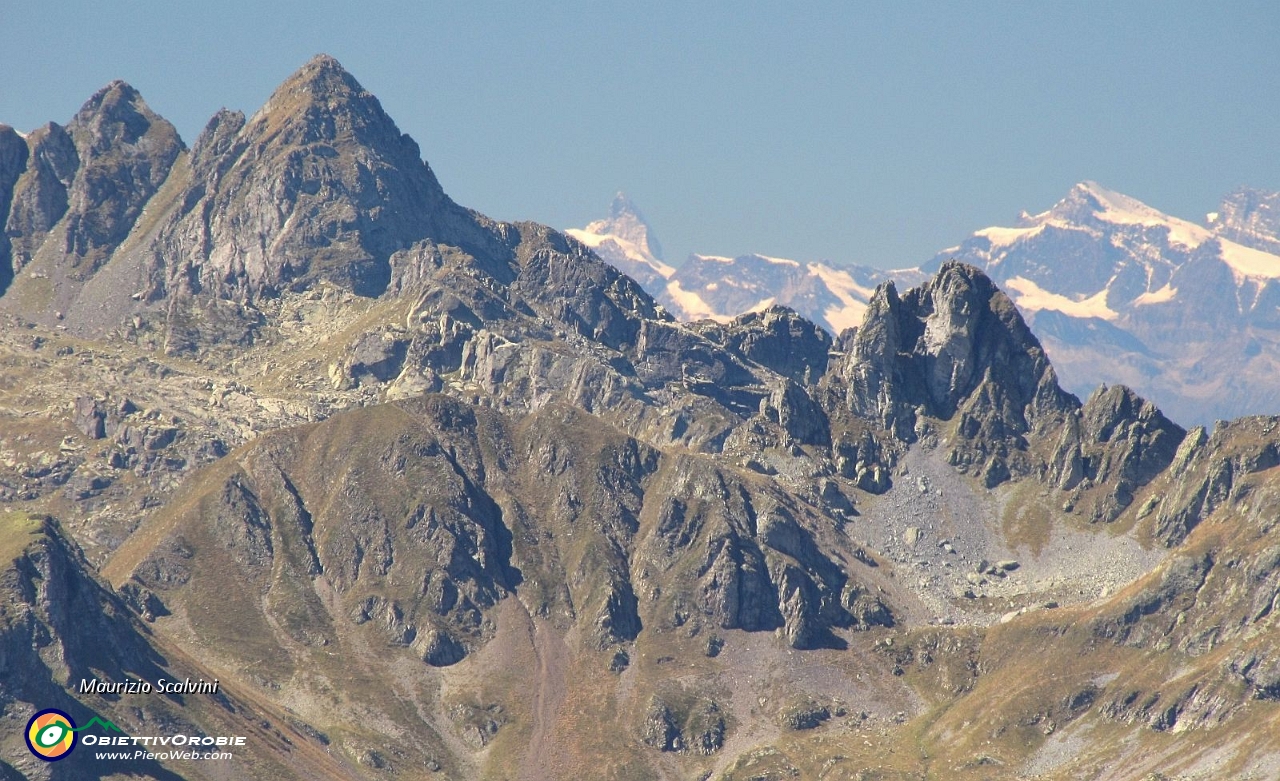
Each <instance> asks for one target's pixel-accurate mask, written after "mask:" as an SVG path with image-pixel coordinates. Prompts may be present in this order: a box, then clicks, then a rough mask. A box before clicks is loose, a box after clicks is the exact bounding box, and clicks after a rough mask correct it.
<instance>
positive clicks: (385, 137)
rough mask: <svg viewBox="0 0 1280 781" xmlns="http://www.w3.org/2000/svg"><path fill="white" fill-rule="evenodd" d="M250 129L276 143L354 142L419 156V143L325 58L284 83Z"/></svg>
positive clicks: (397, 154) (319, 57)
mask: <svg viewBox="0 0 1280 781" xmlns="http://www.w3.org/2000/svg"><path fill="white" fill-rule="evenodd" d="M249 125H250V129H251V130H253V129H254V128H255V127H256V128H257V132H259V133H261V134H262V135H263V136H265V137H266V138H268V139H272V140H274V141H276V142H277V143H285V144H310V143H325V142H329V143H332V142H345V143H353V142H354V143H358V144H365V145H371V146H375V147H378V148H379V151H383V152H385V153H388V154H390V155H391V156H393V157H401V156H404V157H407V158H410V159H413V160H417V159H418V158H419V157H420V151H419V149H418V145H417V144H416V143H414V142H413V140H412V139H410V138H409V137H408V136H405V135H402V134H401V133H400V130H399V128H397V127H396V124H395V122H394V121H393V120H392V119H391V117H389V116H388V115H387V113H386V112H385V111H384V110H383V108H382V104H381V103H380V102H379V101H378V99H377V98H376V97H374V95H373V94H372V93H370V92H368V91H367V90H365V88H364V87H362V86H361V85H360V82H358V81H356V79H355V77H354V76H352V75H351V74H350V73H349V72H348V71H347V70H346V69H345V68H343V67H342V65H341V64H340V63H339V62H338V61H337V60H335V59H334V58H333V57H330V56H328V55H325V54H320V55H317V56H316V57H314V58H312V59H311V61H309V62H308V63H307V64H306V65H303V66H302V67H301V68H299V69H298V70H297V71H295V72H294V73H293V75H291V76H289V78H287V79H285V80H284V82H283V83H281V85H280V86H279V87H277V88H276V90H275V92H273V93H272V94H271V97H270V98H269V99H268V100H267V102H266V104H264V105H263V107H262V108H261V109H259V111H258V112H257V113H256V114H255V115H254V116H253V117H252V118H251V119H250V120H249ZM277 136H278V137H277Z"/></svg>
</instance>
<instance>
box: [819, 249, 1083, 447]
mask: <svg viewBox="0 0 1280 781" xmlns="http://www.w3.org/2000/svg"><path fill="white" fill-rule="evenodd" d="M853 348H854V349H853V351H852V352H851V353H850V354H849V355H848V356H847V357H846V359H845V365H844V368H843V371H842V372H841V374H842V376H843V377H844V378H845V381H846V382H847V383H848V402H849V405H850V408H851V409H852V410H853V411H855V412H857V413H859V414H862V415H864V416H866V417H869V418H871V419H873V420H877V421H879V422H880V423H881V424H882V425H884V426H885V427H886V428H888V429H889V430H891V431H894V432H895V433H896V434H897V435H898V436H899V437H902V438H904V439H908V440H909V439H911V438H913V437H914V433H913V432H914V427H915V423H916V418H917V415H918V414H919V413H921V412H923V413H924V414H926V415H928V416H930V417H935V418H939V419H942V420H951V419H953V418H954V417H956V416H957V414H959V415H960V416H961V431H960V433H961V435H962V436H965V437H970V438H972V437H979V436H989V437H994V438H998V439H1005V438H1009V437H1013V438H1017V437H1018V436H1020V435H1021V434H1023V433H1025V432H1027V431H1029V430H1031V429H1032V428H1033V427H1034V426H1035V425H1036V421H1037V420H1038V419H1042V418H1045V417H1047V416H1053V415H1055V414H1059V413H1061V412H1063V411H1065V410H1067V409H1069V408H1071V407H1072V404H1071V397H1069V396H1067V395H1066V394H1064V393H1063V392H1062V391H1061V390H1060V389H1059V388H1058V384H1057V377H1056V376H1055V375H1054V373H1053V369H1052V368H1051V367H1050V366H1049V361H1048V358H1047V357H1046V356H1045V353H1044V350H1043V349H1042V348H1041V346H1040V343H1039V341H1038V340H1037V339H1036V338H1035V336H1034V335H1033V334H1032V333H1031V331H1030V329H1029V328H1027V325H1026V323H1025V322H1023V320H1022V316H1021V315H1020V314H1018V311H1017V309H1016V308H1015V307H1014V305H1013V303H1012V302H1011V301H1010V300H1009V298H1008V296H1006V295H1005V294H1004V293H1003V292H1002V291H1001V290H1000V289H999V288H997V287H996V285H995V284H994V283H993V282H992V281H991V280H990V279H989V278H988V277H987V276H986V275H985V274H984V273H982V271H981V270H979V269H977V268H975V267H973V266H969V265H966V264H963V263H959V262H957V261H948V262H946V263H944V264H943V265H942V267H941V268H940V269H939V270H938V273H937V274H935V275H934V277H933V278H932V279H930V280H929V282H927V283H926V284H925V285H923V286H921V287H918V288H915V289H913V290H910V291H908V292H907V293H906V294H904V295H903V296H901V297H899V296H898V294H897V290H896V289H895V288H894V287H893V285H892V284H888V283H886V284H884V285H881V286H880V287H879V288H878V289H877V290H876V292H875V294H874V295H873V296H872V297H871V301H870V302H869V304H868V305H867V312H866V315H865V318H864V320H863V323H862V326H861V327H860V328H859V329H858V332H857V334H856V335H855V337H854V343H853ZM1076 404H1077V405H1078V402H1077V403H1076Z"/></svg>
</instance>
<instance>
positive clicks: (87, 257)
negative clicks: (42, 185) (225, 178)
mask: <svg viewBox="0 0 1280 781" xmlns="http://www.w3.org/2000/svg"><path fill="white" fill-rule="evenodd" d="M67 133H68V134H69V135H70V136H71V139H72V140H73V141H74V142H75V146H76V150H77V151H78V152H79V156H80V169H79V171H78V172H77V173H76V177H75V180H74V181H73V182H72V184H71V187H70V189H69V190H68V193H67V217H66V219H67V228H66V230H67V233H66V252H67V254H68V255H70V256H73V257H74V258H76V261H75V266H77V273H78V274H80V275H87V274H90V273H92V272H93V271H94V270H95V269H96V268H97V267H98V266H99V265H100V264H101V263H102V262H103V261H104V260H105V259H106V257H107V256H108V255H109V254H110V253H111V251H112V250H114V249H115V248H116V247H117V246H118V245H119V244H120V243H121V242H122V241H124V239H125V237H126V236H128V235H129V232H130V231H131V230H132V229H133V227H134V224H135V223H136V222H137V220H138V218H139V217H140V216H141V214H142V209H143V207H144V206H146V204H147V202H148V201H149V200H150V199H151V197H152V196H153V195H155V193H156V191H157V190H158V189H159V188H160V185H161V184H162V183H163V182H164V180H165V179H166V178H167V177H168V175H169V170H170V169H171V168H172V166H173V164H174V161H175V160H176V159H177V157H178V155H179V153H181V152H182V151H183V149H184V145H183V143H182V140H181V139H180V138H179V137H178V132H177V130H176V129H174V127H173V125H171V124H170V123H169V122H168V121H166V120H165V119H163V118H161V117H160V116H158V115H157V114H156V113H155V112H153V111H152V110H151V109H150V108H149V107H148V106H147V104H146V102H145V101H144V100H143V99H142V96H141V95H139V94H138V91H137V90H135V89H134V88H133V87H131V86H129V85H128V84H125V83H124V82H122V81H115V82H112V83H111V84H109V85H107V86H106V87H104V88H103V89H101V90H99V91H98V92H97V94H95V95H94V96H93V97H91V98H90V99H89V101H88V102H87V103H85V104H84V107H83V108H81V109H80V111H79V112H78V113H77V114H76V116H75V118H74V119H72V120H71V123H70V124H68V125H67ZM130 292H131V291H130Z"/></svg>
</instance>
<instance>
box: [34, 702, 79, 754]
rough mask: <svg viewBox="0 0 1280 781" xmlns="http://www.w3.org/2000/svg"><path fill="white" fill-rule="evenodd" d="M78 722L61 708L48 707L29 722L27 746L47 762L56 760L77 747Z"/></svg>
mask: <svg viewBox="0 0 1280 781" xmlns="http://www.w3.org/2000/svg"><path fill="white" fill-rule="evenodd" d="M75 728H76V723H75V722H74V721H72V720H71V717H70V716H68V715H67V714H65V713H63V712H62V711H60V710H56V709H54V708H48V709H46V710H42V711H40V712H39V713H37V714H36V715H34V716H32V717H31V721H28V722H27V734H26V738H27V748H29V749H31V753H32V754H35V755H36V756H37V757H40V758H41V759H43V760H44V761H45V762H56V761H57V760H59V759H62V758H63V757H65V756H67V755H68V754H70V753H71V749H73V748H75V747H76V733H75Z"/></svg>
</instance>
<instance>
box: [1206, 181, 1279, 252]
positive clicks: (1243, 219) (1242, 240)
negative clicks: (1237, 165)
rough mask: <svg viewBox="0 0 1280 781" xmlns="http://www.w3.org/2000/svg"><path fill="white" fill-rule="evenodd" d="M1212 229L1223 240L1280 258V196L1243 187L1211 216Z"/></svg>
mask: <svg viewBox="0 0 1280 781" xmlns="http://www.w3.org/2000/svg"><path fill="white" fill-rule="evenodd" d="M1206 222H1207V223H1208V225H1209V228H1210V229H1211V230H1212V231H1213V232H1214V233H1216V234H1218V235H1219V236H1221V237H1222V238H1224V239H1229V240H1231V241H1234V242H1236V243H1237V244H1243V245H1244V246H1246V247H1252V248H1253V249H1257V250H1262V251H1263V252H1270V253H1271V254H1273V255H1276V254H1280V193H1278V192H1269V191H1267V190H1258V189H1254V188H1251V187H1241V188H1239V189H1237V190H1235V191H1233V192H1231V193H1230V194H1228V195H1227V196H1226V197H1225V198H1223V199H1222V203H1221V205H1219V206H1218V211H1216V212H1213V213H1211V214H1209V216H1208V219H1207V220H1206Z"/></svg>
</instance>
